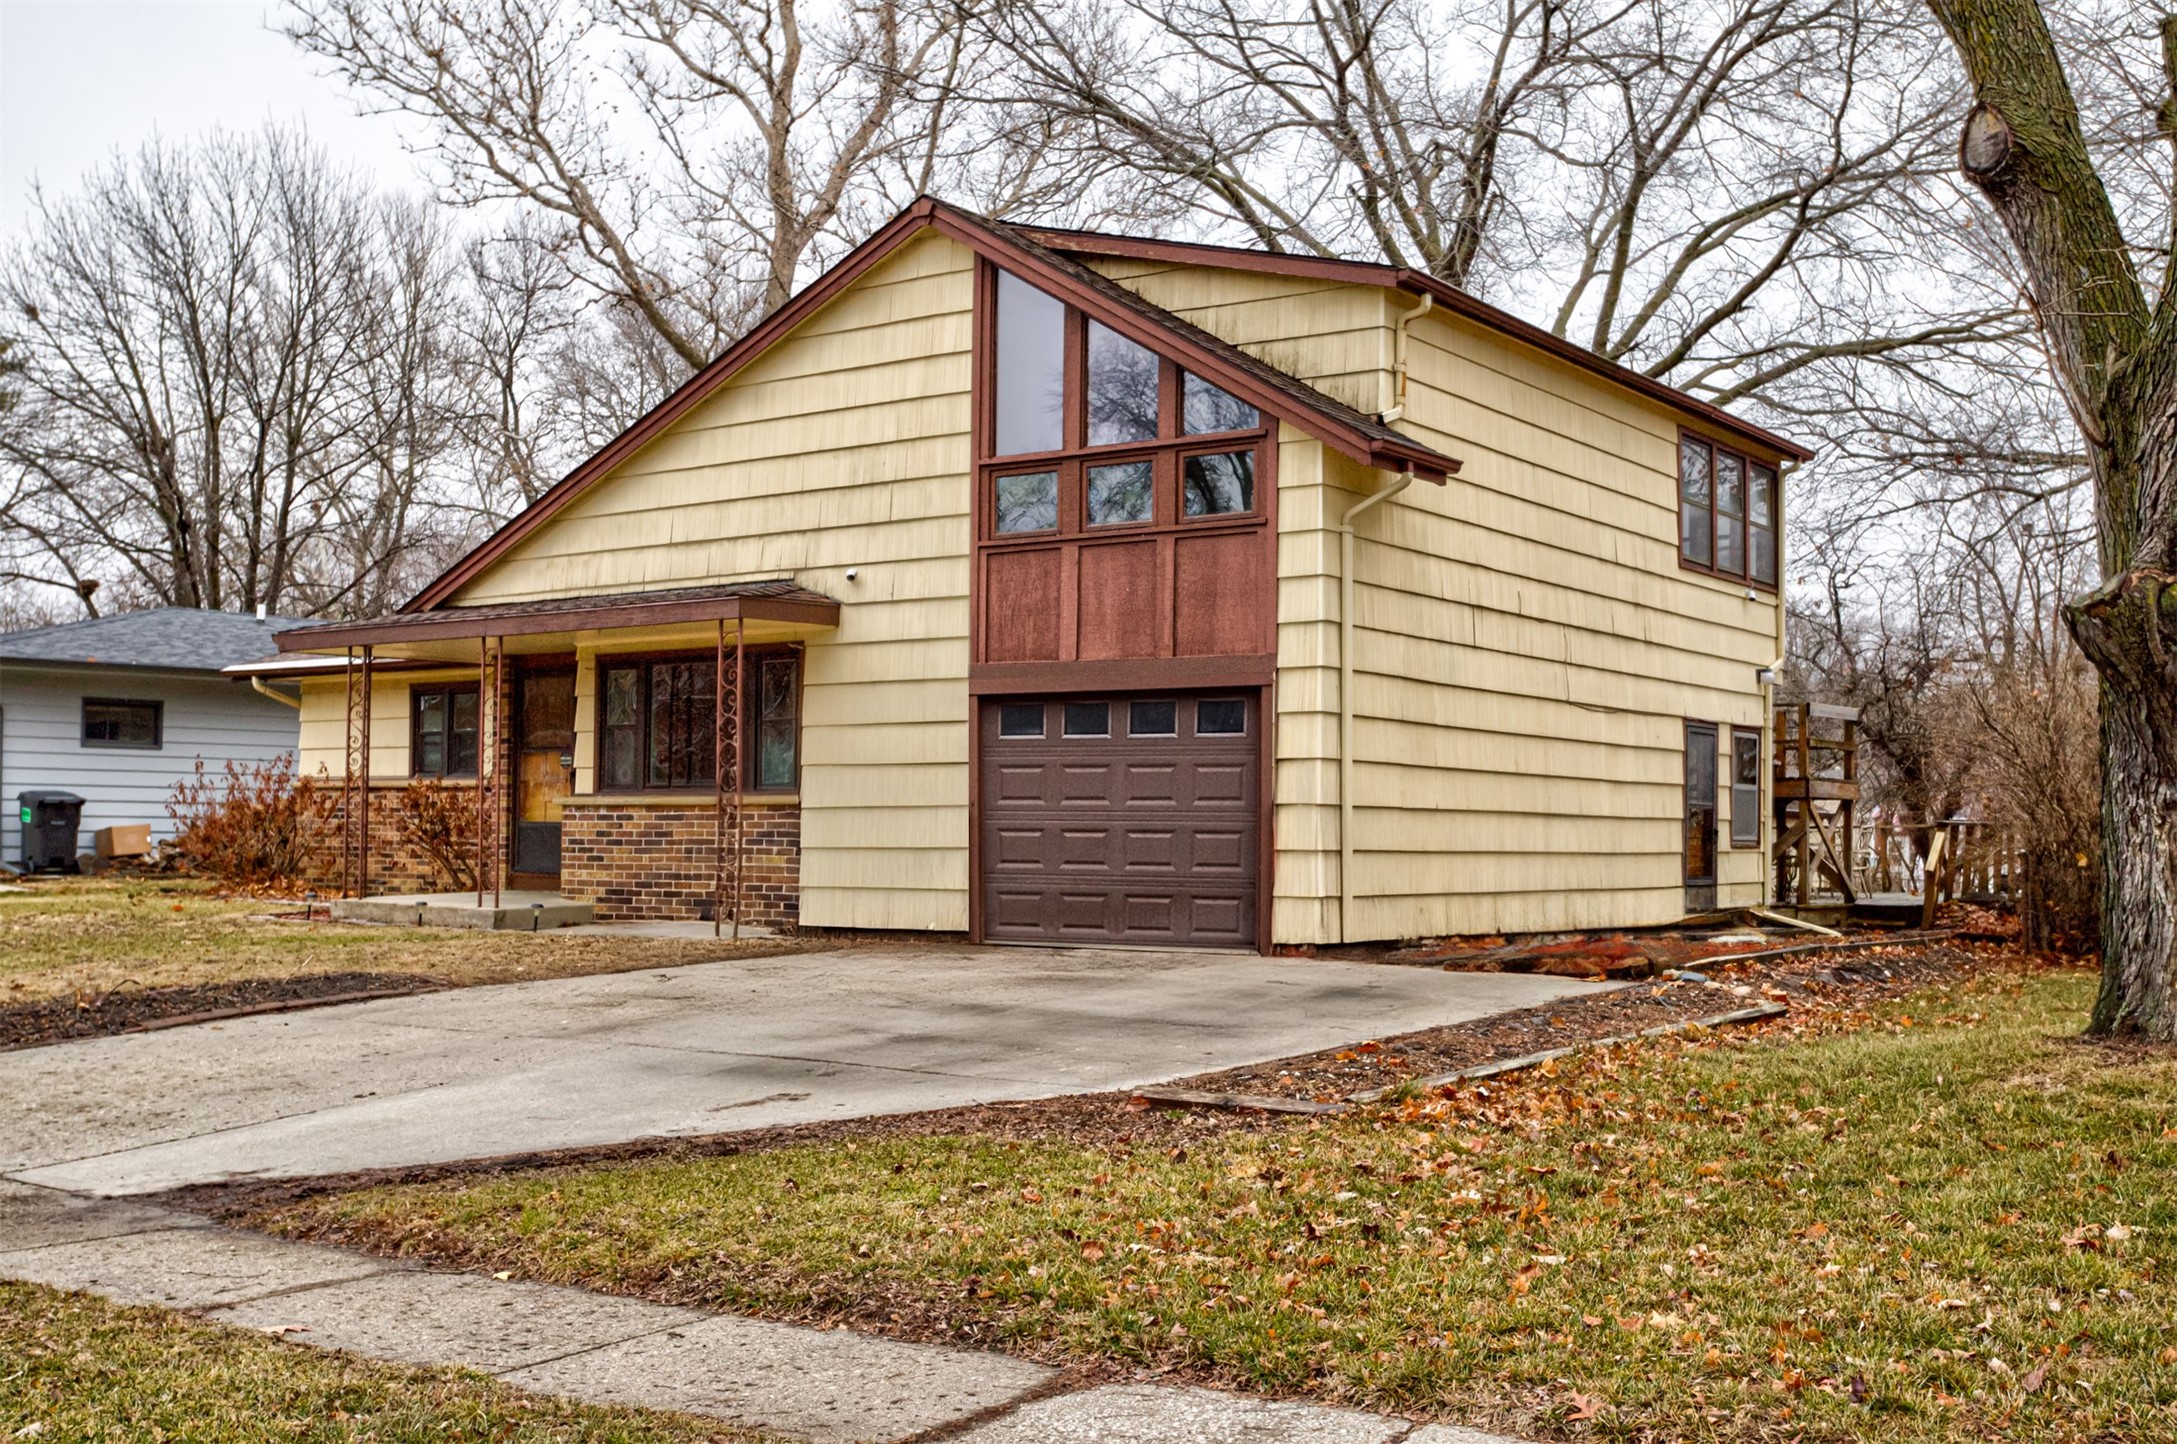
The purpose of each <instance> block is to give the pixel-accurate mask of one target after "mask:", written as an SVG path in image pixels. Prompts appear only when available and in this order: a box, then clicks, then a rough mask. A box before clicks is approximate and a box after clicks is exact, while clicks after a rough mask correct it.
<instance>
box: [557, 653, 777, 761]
mask: <svg viewBox="0 0 2177 1444" xmlns="http://www.w3.org/2000/svg"><path fill="white" fill-rule="evenodd" d="M748 685H749V689H750V692H749V697H748V698H747V705H744V706H743V708H742V712H741V733H742V747H741V757H742V767H741V774H742V779H741V785H742V786H743V787H744V788H747V789H752V790H756V791H763V790H766V789H769V790H784V789H788V788H791V787H793V786H794V785H795V782H796V780H797V778H798V777H799V769H800V762H801V759H800V747H801V658H800V655H799V654H798V653H794V652H751V653H750V655H749V658H748ZM717 708H718V672H717V661H716V658H715V657H714V656H712V655H710V654H702V655H695V656H680V657H653V658H644V659H641V660H629V661H624V662H622V661H611V662H606V663H603V664H601V665H600V666H599V668H598V677H597V711H598V721H597V785H598V788H599V789H600V790H601V791H605V792H632V791H641V790H647V789H661V790H670V789H674V788H694V787H713V786H715V785H716V779H717V776H718V731H717V727H716V725H715V724H716V718H717Z"/></svg>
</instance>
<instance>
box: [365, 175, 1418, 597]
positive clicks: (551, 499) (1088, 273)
mask: <svg viewBox="0 0 2177 1444" xmlns="http://www.w3.org/2000/svg"><path fill="white" fill-rule="evenodd" d="M925 230H937V231H939V232H941V233H943V234H944V235H946V236H949V237H950V238H952V239H953V240H956V241H958V242H960V243H961V244H963V245H965V246H967V247H968V248H969V249H971V250H973V251H975V252H976V253H977V254H978V255H981V256H984V257H986V258H987V259H989V260H992V261H994V262H997V263H998V264H1000V265H1002V266H1004V267H1005V268H1006V269H1007V270H1009V271H1012V272H1013V273H1014V274H1015V275H1017V276H1019V277H1020V278H1021V279H1022V280H1024V281H1029V282H1031V283H1033V284H1035V285H1038V286H1040V287H1041V288H1043V289H1044V290H1047V291H1050V292H1053V293H1055V294H1057V295H1059V296H1061V297H1062V298H1064V299H1065V300H1068V301H1071V302H1072V303H1073V304H1074V305H1075V306H1077V307H1079V308H1080V309H1081V310H1082V311H1083V312H1085V313H1087V314H1088V315H1090V316H1092V317H1094V318H1095V319H1096V320H1098V321H1101V322H1103V323H1104V324H1105V325H1106V326H1109V327H1110V328H1111V329H1113V330H1114V331H1117V332H1119V333H1120V334H1121V335H1124V336H1126V337H1128V338H1129V339H1131V340H1134V341H1137V342H1139V343H1141V344H1143V345H1145V346H1149V347H1151V348H1152V349H1155V350H1158V351H1162V352H1164V353H1165V354H1167V355H1169V356H1171V357H1172V359H1174V360H1176V361H1178V362H1180V363H1182V364H1183V365H1185V366H1186V367H1187V369H1188V370H1190V371H1193V372H1195V373H1196V374H1197V375H1199V376H1201V377H1203V378H1204V379H1205V380H1208V381H1211V382H1214V383H1215V384H1216V385H1218V386H1220V387H1222V388H1224V389H1225V390H1226V391H1229V392H1231V393H1232V394H1233V395H1234V396H1237V397H1239V398H1240V399H1241V400H1243V401H1247V402H1249V403H1251V404H1253V405H1254V406H1255V407H1256V408H1257V409H1259V410H1261V411H1264V412H1266V413H1268V414H1270V415H1272V416H1276V417H1279V418H1281V419H1286V420H1292V421H1295V422H1296V423H1298V424H1299V425H1301V426H1302V427H1304V428H1305V429H1306V430H1307V431H1308V432H1309V433H1310V434H1311V435H1314V436H1316V437H1318V438H1319V439H1321V440H1322V441H1323V442H1324V443H1325V444H1327V445H1329V446H1331V447H1333V448H1335V449H1337V450H1339V451H1341V452H1344V453H1345V454H1346V455H1348V456H1351V457H1352V458H1353V459H1354V460H1356V461H1359V462H1361V463H1362V464H1363V465H1366V466H1375V467H1381V468H1383V469H1384V470H1387V471H1409V470H1410V471H1413V472H1414V473H1416V474H1417V475H1420V476H1423V477H1426V478H1428V479H1430V480H1434V481H1442V480H1443V479H1444V477H1445V476H1447V475H1448V474H1450V473H1451V472H1454V471H1457V470H1458V469H1459V463H1458V462H1457V461H1456V460H1454V459H1453V458H1451V457H1449V456H1446V455H1444V454H1443V453H1442V452H1440V451H1438V450H1436V449H1435V448H1434V447H1431V446H1428V445H1426V444H1424V443H1422V442H1419V441H1416V440H1414V439H1413V438H1412V437H1410V436H1407V435H1405V434H1404V433H1402V432H1399V431H1397V430H1394V429H1393V428H1391V427H1389V426H1386V425H1384V424H1383V423H1382V422H1380V421H1378V420H1377V419H1376V418H1374V417H1372V416H1369V415H1368V414H1366V413H1365V412H1362V411H1359V410H1356V409H1355V408H1353V407H1351V406H1348V405H1346V404H1345V403H1344V402H1342V401H1339V400H1337V399H1336V398H1334V397H1331V396H1328V395H1325V394H1324V393H1323V392H1321V391H1318V390H1316V389H1315V388H1314V387H1313V386H1310V385H1308V383H1306V382H1305V381H1302V380H1300V379H1299V378H1297V377H1294V376H1289V375H1287V374H1286V373H1285V372H1283V371H1280V370H1278V369H1277V368H1276V367H1273V366H1270V365H1268V364H1266V363H1265V362H1262V361H1259V360H1257V359H1256V358H1254V357H1253V356H1250V355H1248V354H1247V353H1246V352H1245V351H1242V350H1241V349H1240V348H1239V347H1237V346H1234V345H1232V344H1231V343H1230V342H1228V341H1224V340H1221V339H1219V338H1218V337H1216V336H1213V335H1211V334H1210V333H1209V332H1207V331H1204V330H1203V329H1202V328H1200V327H1199V326H1195V325H1193V324H1192V323H1190V322H1187V321H1183V320H1181V319H1180V318H1179V317H1177V316H1175V315H1173V314H1172V313H1171V312H1169V311H1167V310H1165V309H1164V308H1162V307H1161V306H1157V305H1154V304H1153V303H1151V302H1149V301H1148V300H1145V299H1144V298H1142V297H1140V296H1137V295H1135V294H1134V293H1133V292H1132V291H1129V290H1127V289H1126V288H1125V287H1124V286H1121V285H1120V284H1118V283H1117V282H1116V281H1113V280H1111V279H1109V278H1108V277H1106V276H1103V275H1100V274H1098V273H1097V272H1096V271H1094V270H1092V269H1091V268H1089V267H1087V266H1084V265H1082V264H1081V263H1080V262H1078V261H1076V260H1074V259H1072V258H1071V257H1069V256H1066V255H1062V254H1060V253H1059V252H1057V251H1055V250H1052V249H1050V248H1049V247H1047V246H1045V245H1043V244H1042V243H1041V242H1039V241H1037V240H1035V239H1032V238H1031V237H1029V236H1028V235H1027V234H1025V233H1024V232H1022V231H1021V230H1020V229H1019V228H1016V227H1012V226H1007V225H1002V224H1000V223H999V222H996V221H992V220H990V219H988V218H987V217H984V216H979V215H976V214H975V213H974V212H972V211H964V210H962V209H960V208H959V207H958V206H953V205H948V204H946V203H945V202H943V201H939V200H936V199H933V198H932V197H929V196H924V197H922V198H921V199H919V200H917V201H916V202H914V204H912V205H910V206H908V207H907V209H905V210H903V211H901V212H900V213H899V214H898V215H897V216H894V217H893V218H892V219H891V220H890V221H888V222H886V223H885V225H884V226H882V227H881V228H879V229H878V231H877V233H876V234H875V235H873V236H871V237H870V238H869V239H868V240H866V241H864V242H862V244H861V245H859V246H856V247H855V248H854V249H853V250H852V251H851V252H849V253H848V254H847V256H846V258H845V259H843V260H842V261H840V262H839V264H838V265H836V266H834V267H832V268H831V269H830V270H829V271H826V272H825V273H824V274H823V275H822V276H820V277H818V278H817V279H816V280H815V281H814V282H812V283H810V284H809V285H808V286H807V287H805V288H803V289H802V290H801V291H800V292H799V293H797V294H796V295H795V296H794V297H793V299H791V300H789V301H788V302H787V303H786V304H785V305H784V306H781V307H780V308H779V309H778V310H776V311H774V312H772V313H771V315H769V316H767V317H765V318H764V320H763V321H762V322H760V323H759V324H758V325H757V326H756V327H755V328H754V329H752V330H751V331H749V333H748V334H747V335H745V336H743V337H742V338H741V339H740V340H739V341H736V342H735V343H734V344H733V345H731V346H729V347H728V348H726V351H725V353H724V354H723V355H721V356H719V358H718V359H717V360H715V361H713V362H711V364H710V365H708V366H706V367H704V368H703V369H702V370H700V371H698V372H696V373H695V375H693V376H691V377H689V378H688V379H687V381H685V382H683V383H682V384H681V386H680V388H679V389H678V390H676V391H675V392H673V394H672V395H670V396H668V397H666V398H665V400H663V401H661V402H660V403H658V405H657V406H655V407H653V408H652V409H651V410H650V412H649V414H647V415H646V416H644V417H643V418H642V419H641V420H639V421H637V422H636V423H635V424H634V425H633V426H630V427H629V428H628V429H627V430H625V431H623V432H621V433H620V434H619V435H618V436H617V437H615V438H613V440H612V441H610V442H608V443H607V444H606V445H605V446H604V447H603V448H602V449H601V450H599V451H598V452H597V453H596V454H594V455H593V456H591V457H590V458H589V459H588V460H587V461H585V462H583V463H582V464H581V465H580V466H578V467H576V468H575V469H574V470H573V471H571V472H569V473H568V474H567V475H566V476H565V477H563V478H561V479H560V481H559V482H557V483H556V484H555V485H554V486H553V487H552V488H551V489H550V490H548V491H546V492H545V493H544V495H542V496H540V497H539V498H537V500H536V501H534V502H532V503H531V504H530V506H529V507H528V509H527V510H525V511H523V512H521V513H520V514H519V515H517V516H515V517H514V518H512V519H511V520H509V521H508V522H507V523H506V524H505V525H504V526H502V527H500V528H499V530H498V531H496V532H494V533H492V535H491V536H490V537H488V538H486V539H485V540H484V541H483V542H482V543H481V544H480V545H479V546H477V547H476V548H475V550H473V551H471V552H470V553H469V554H468V555H467V556H465V557H463V558H462V559H461V560H460V561H458V562H456V563H454V565H453V566H451V567H449V568H447V569H446V571H445V572H444V573H442V574H441V575H440V576H439V577H438V578H437V579H436V580H434V581H433V582H432V583H431V584H430V585H429V586H427V587H425V588H424V589H423V590H422V591H420V592H418V593H417V594H416V595H415V596H414V597H411V598H410V599H409V600H408V601H407V602H406V603H405V604H404V605H403V606H402V608H401V610H402V611H404V612H420V611H428V610H431V609H433V608H437V607H441V606H444V605H445V604H446V602H447V601H448V600H449V599H451V598H452V596H453V595H454V593H455V592H457V591H459V590H460V589H461V588H462V587H463V586H465V585H467V584H468V583H469V582H470V581H471V580H473V579H474V578H475V577H476V576H478V575H479V574H480V573H482V572H483V571H484V570H486V569H487V568H489V567H490V566H491V564H492V563H493V562H495V561H497V560H498V559H499V558H500V557H501V556H504V555H505V554H506V553H507V552H508V551H509V550H511V549H512V548H513V547H514V546H515V545H516V544H517V543H519V542H520V541H521V540H522V538H524V537H526V536H527V535H529V533H531V532H532V531H534V530H536V529H537V528H538V527H539V526H541V525H542V524H543V523H544V522H545V521H547V520H549V519H550V518H551V517H552V516H553V515H555V514H556V513H557V512H558V511H559V510H560V509H561V508H562V507H564V506H566V505H567V504H568V503H569V502H571V501H573V500H574V499H575V498H576V497H577V496H580V495H581V494H582V493H583V492H585V491H587V490H588V489H589V488H590V487H591V486H592V485H593V484H595V483H596V482H598V481H600V480H602V479H603V478H604V477H605V476H606V475H608V474H609V473H610V472H611V471H612V470H613V469H614V468H615V467H617V466H618V465H619V464H620V463H621V462H623V461H625V460H626V459H627V458H628V457H630V456H632V455H633V454H634V453H635V452H636V451H638V450H640V449H641V448H642V447H644V446H645V445H647V444H648V443H650V442H651V441H653V440H655V439H656V438H657V437H658V436H659V435H660V434H662V433H663V432H664V431H665V430H666V429H668V428H669V427H671V426H672V425H673V424H674V423H675V422H677V421H679V420H680V419H681V418H682V417H683V416H685V415H687V414H688V412H690V411H692V410H693V409H695V407H696V406H697V405H699V404H700V403H701V402H702V401H703V400H704V399H705V398H706V397H708V396H709V395H710V394H711V392H712V391H714V390H716V389H717V388H718V386H719V385H721V384H722V383H724V382H725V381H726V380H727V379H728V378H730V377H731V376H732V375H733V374H734V373H735V372H737V371H739V370H741V369H742V368H743V367H745V366H747V365H748V364H749V363H750V362H752V361H754V360H755V359H756V358H757V357H758V356H760V355H762V354H763V353H764V351H766V350H767V349H769V348H770V347H771V345H772V344H773V343H775V342H777V341H778V340H779V339H780V338H782V337H783V336H785V335H786V333H787V332H789V331H791V330H792V329H793V328H794V327H795V326H797V325H799V324H800V323H801V322H802V321H804V320H806V319H807V318H808V317H809V316H810V314H812V313H813V312H815V311H816V310H817V309H819V308H820V307H822V306H823V305H825V304H826V303H827V302H829V301H831V300H832V299H833V298H835V297H836V296H837V295H838V294H839V293H840V292H841V291H843V290H845V289H846V288H847V287H848V286H850V285H852V284H853V283H854V282H855V281H856V280H858V279H860V278H861V276H862V275H863V274H864V273H866V272H867V271H868V270H869V269H870V268H871V267H873V266H875V265H876V264H877V263H878V262H879V261H881V260H883V259H884V258H885V257H886V256H888V255H890V254H891V253H892V252H893V251H895V250H897V249H898V248H899V247H900V246H901V245H902V244H903V243H905V242H906V241H908V240H910V239H912V238H913V237H914V236H916V235H919V234H920V233H921V232H923V231H925Z"/></svg>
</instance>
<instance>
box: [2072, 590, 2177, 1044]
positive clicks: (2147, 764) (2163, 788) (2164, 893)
mask: <svg viewBox="0 0 2177 1444" xmlns="http://www.w3.org/2000/svg"><path fill="white" fill-rule="evenodd" d="M2171 585H2177V578H2170V577H2167V576H2160V575H2157V574H2154V573H2147V574H2144V575H2143V574H2141V573H2140V572H2137V571H2134V572H2130V573H2127V574H2126V575H2124V576H2121V577H2119V578H2118V579H2117V580H2116V581H2114V582H2112V583H2109V584H2108V585H2106V586H2104V587H2102V588H2101V589H2100V590H2098V591H2096V592H2094V593H2093V594H2091V595H2090V596H2088V597H2086V598H2084V599H2082V600H2081V601H2079V602H2078V603H2075V604H2074V605H2073V606H2072V608H2071V610H2070V622H2071V630H2072V635H2073V636H2075V637H2076V638H2078V641H2079V647H2080V650H2082V651H2084V652H2085V653H2086V655H2087V657H2088V659H2089V660H2090V661H2092V662H2093V663H2094V666H2095V668H2096V670H2097V671H2099V672H2100V673H2101V679H2102V681H2101V757H2102V780H2101V836H2102V869H2103V872H2102V895H2101V946H2102V977H2101V994H2100V996H2099V997H2097V998H2096V999H2095V1000H2094V1017H2093V1022H2092V1024H2091V1030H2092V1031H2093V1032H2096V1033H2144V1034H2146V1035H2147V1036H2149V1037H2153V1038H2160V1039H2164V1040H2169V1039H2177V997H2173V996H2172V983H2173V978H2177V673H2173V672H2172V670H2171V668H2170V664H2169V645H2170V644H2169V642H2168V640H2167V638H2166V637H2164V636H2163V633H2164V632H2167V633H2169V634H2171V635H2177V616H2173V615H2171V609H2170V608H2169V606H2168V603H2167V601H2166V600H2165V596H2166V592H2165V589H2166V588H2167V587H2169V586H2171ZM2150 609H2154V610H2150ZM2155 610H2159V611H2161V612H2162V613H2163V615H2162V616H2161V617H2160V619H2159V623H2158V622H2157V618H2156V616H2155Z"/></svg>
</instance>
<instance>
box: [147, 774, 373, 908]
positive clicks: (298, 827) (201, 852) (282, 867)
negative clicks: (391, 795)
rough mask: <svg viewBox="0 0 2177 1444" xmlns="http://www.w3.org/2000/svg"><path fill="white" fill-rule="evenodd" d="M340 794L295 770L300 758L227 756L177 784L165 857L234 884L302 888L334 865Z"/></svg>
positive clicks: (171, 801)
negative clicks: (331, 852)
mask: <svg viewBox="0 0 2177 1444" xmlns="http://www.w3.org/2000/svg"><path fill="white" fill-rule="evenodd" d="M337 801H338V798H337V796H336V795H335V794H334V793H333V792H332V791H331V790H329V789H327V788H324V787H321V786H319V785H318V784H317V783H316V782H315V781H314V780H312V779H311V778H308V777H298V776H297V775H296V774H295V759H294V758H293V757H292V756H289V755H286V754H282V755H281V756H278V757H275V758H273V759H272V760H270V761H269V762H256V763H236V762H234V761H231V760H230V761H229V762H228V763H227V764H226V766H225V767H224V768H223V769H222V770H221V771H219V772H216V773H214V772H207V771H206V770H205V767H204V763H203V761H202V760H201V759H200V760H199V761H198V762H197V765H196V773H195V775H194V776H192V777H188V778H184V779H183V780H182V781H180V782H177V783H175V784H174V790H173V793H172V794H171V795H170V796H169V797H168V798H167V803H166V811H167V815H168V816H170V817H172V818H173V819H174V827H175V835H174V838H173V840H172V841H170V842H169V843H167V845H166V851H167V855H168V856H170V857H172V858H174V859H176V860H177V861H179V862H180V864H181V865H182V866H183V867H184V868H186V869H188V870H189V871H191V872H199V873H203V874H205V875H206V876H209V877H215V878H218V879H219V880H220V881H222V882H225V883H229V884H231V885H233V886H236V887H284V886H290V885H294V886H300V885H302V884H305V883H307V882H309V881H310V880H312V879H314V878H317V877H321V876H323V875H325V874H326V873H327V872H329V871H331V870H332V867H333V864H332V861H331V859H330V858H329V857H328V855H327V853H326V850H325V849H326V846H327V843H328V840H329V839H330V838H331V837H332V835H333V833H332V817H333V808H334V805H335V803H336V802H337Z"/></svg>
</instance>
